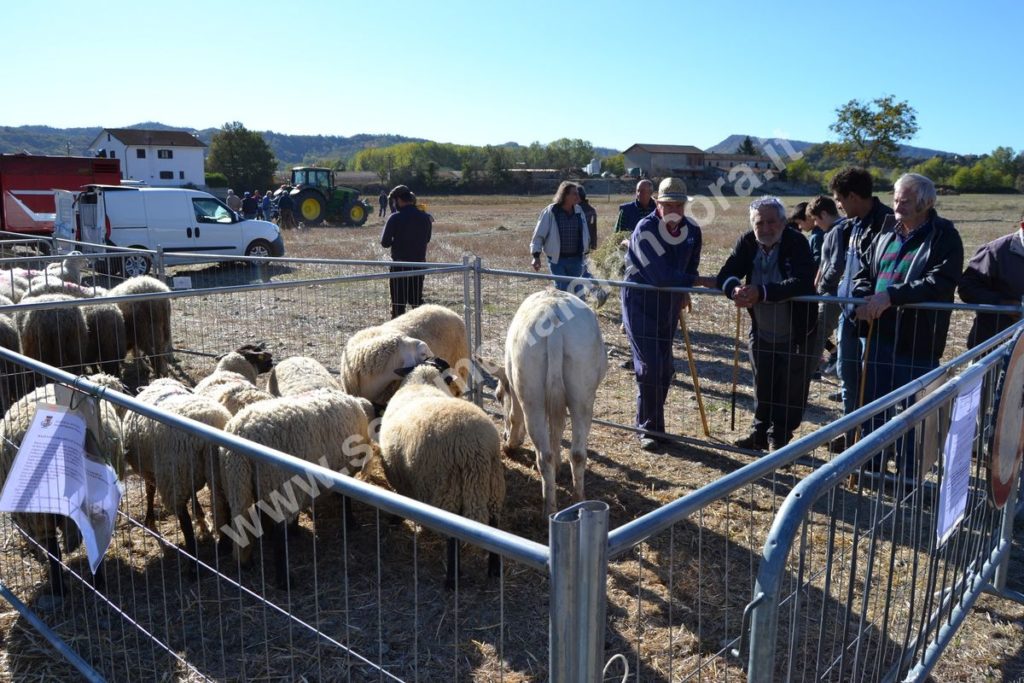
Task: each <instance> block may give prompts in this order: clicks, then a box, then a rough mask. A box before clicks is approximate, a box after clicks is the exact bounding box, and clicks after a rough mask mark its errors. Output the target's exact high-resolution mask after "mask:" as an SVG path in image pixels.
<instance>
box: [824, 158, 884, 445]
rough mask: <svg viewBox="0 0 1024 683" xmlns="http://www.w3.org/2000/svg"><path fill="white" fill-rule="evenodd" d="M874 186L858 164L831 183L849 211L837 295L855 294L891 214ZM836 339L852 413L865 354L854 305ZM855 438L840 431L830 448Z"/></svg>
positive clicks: (845, 394) (844, 393)
mask: <svg viewBox="0 0 1024 683" xmlns="http://www.w3.org/2000/svg"><path fill="white" fill-rule="evenodd" d="M872 185H873V183H872V180H871V174H870V173H869V172H868V171H867V170H865V169H863V168H857V167H850V168H844V169H843V170H842V171H840V172H839V173H837V174H836V175H835V177H834V178H832V182H830V183H829V190H830V191H831V192H832V199H834V200H835V202H836V204H838V205H839V206H840V207H841V208H842V209H843V211H844V212H845V213H846V221H844V222H843V224H842V226H841V227H842V230H843V232H842V233H840V236H839V239H840V240H841V245H842V248H843V251H844V253H845V254H846V256H845V259H844V263H843V275H842V277H841V278H840V280H839V286H838V288H837V295H838V296H841V297H850V296H852V292H853V280H854V278H855V277H856V275H857V272H858V271H859V270H860V267H861V264H862V263H863V259H864V255H865V254H867V253H868V252H869V251H870V249H871V244H872V243H873V242H874V239H875V237H876V236H877V235H878V233H880V232H881V231H882V224H883V223H884V222H885V221H886V219H887V217H888V216H891V215H892V209H890V208H889V207H888V206H886V205H885V204H882V202H880V201H879V200H878V198H877V197H875V196H873V195H872V191H873V188H872ZM837 341H838V345H839V383H840V386H841V387H842V396H843V412H844V413H845V414H847V415H849V414H850V413H852V412H853V411H854V410H856V409H857V408H858V407H859V406H858V405H857V404H858V399H859V390H860V375H861V361H862V360H863V357H862V356H863V353H864V343H863V341H862V340H861V337H860V334H859V328H858V325H857V320H856V314H855V313H854V306H853V305H852V304H847V305H843V307H842V312H841V314H840V316H839V328H838V332H837ZM852 437H853V434H852V433H850V434H840V435H839V436H837V437H836V438H835V439H833V440H832V443H831V444H830V449H831V451H832V452H833V453H839V452H842V451H843V450H844V449H845V448H846V447H847V445H848V442H849V441H850V439H852Z"/></svg>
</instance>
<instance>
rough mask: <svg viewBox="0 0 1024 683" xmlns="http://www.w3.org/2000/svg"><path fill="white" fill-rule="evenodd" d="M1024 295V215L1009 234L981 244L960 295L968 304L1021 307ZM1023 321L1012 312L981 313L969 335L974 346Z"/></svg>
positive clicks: (965, 275)
mask: <svg viewBox="0 0 1024 683" xmlns="http://www.w3.org/2000/svg"><path fill="white" fill-rule="evenodd" d="M1022 297H1024V215H1021V217H1020V224H1019V226H1018V228H1017V229H1016V230H1015V231H1013V232H1011V233H1010V234H1009V235H1003V236H1002V237H1000V238H999V239H996V240H993V241H991V242H989V243H987V244H983V245H981V247H980V248H979V249H978V252H977V253H976V254H975V255H974V258H972V259H971V260H970V262H969V263H968V264H967V269H966V270H964V275H963V278H962V279H961V280H960V298H961V299H963V301H964V302H965V303H968V304H989V305H992V306H1020V305H1021V298H1022ZM1018 320H1020V316H1019V315H1014V314H1012V313H978V314H976V315H975V316H974V324H973V325H971V332H970V334H968V335H967V346H968V347H970V348H974V347H975V346H977V345H978V344H980V343H982V342H983V341H985V340H987V339H989V338H991V337H994V336H996V335H997V334H999V333H1000V332H1002V331H1003V330H1005V329H1006V328H1007V327H1009V326H1010V325H1012V324H1013V323H1015V322H1017V321H1018Z"/></svg>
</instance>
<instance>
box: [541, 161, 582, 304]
mask: <svg viewBox="0 0 1024 683" xmlns="http://www.w3.org/2000/svg"><path fill="white" fill-rule="evenodd" d="M579 202H580V194H579V190H578V188H577V186H576V183H572V182H569V181H568V180H564V181H562V183H561V184H560V185H559V186H558V190H557V191H556V192H555V196H554V197H553V198H552V202H551V204H549V205H548V206H546V207H544V210H543V211H541V212H540V217H539V218H538V219H537V226H536V227H535V228H534V229H533V237H532V239H531V240H530V255H531V257H532V260H531V262H530V265H531V266H532V267H533V269H534V270H538V271H539V270H540V256H541V253H544V254H545V255H546V256H547V258H548V267H549V268H550V269H551V274H552V275H562V276H565V277H571V278H577V279H578V278H580V277H582V275H583V259H584V258H585V256H586V253H587V252H588V251H589V250H590V231H589V230H588V229H587V219H586V215H585V214H584V213H583V208H582V207H581V206H580V205H579ZM554 284H555V287H557V288H558V289H560V290H562V291H563V292H566V291H569V284H570V283H569V282H565V281H562V280H559V281H556V282H555V283H554ZM573 289H574V291H573V292H572V294H576V295H577V296H582V294H583V289H584V287H583V286H582V285H576V286H574V287H573Z"/></svg>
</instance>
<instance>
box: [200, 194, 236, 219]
mask: <svg viewBox="0 0 1024 683" xmlns="http://www.w3.org/2000/svg"><path fill="white" fill-rule="evenodd" d="M192 206H193V208H194V209H195V212H196V221H198V222H199V223H231V222H233V221H234V217H233V215H232V211H231V209H229V208H228V207H226V206H225V205H224V204H222V203H221V202H220V201H219V200H217V199H214V198H213V197H196V198H195V199H193V200H192Z"/></svg>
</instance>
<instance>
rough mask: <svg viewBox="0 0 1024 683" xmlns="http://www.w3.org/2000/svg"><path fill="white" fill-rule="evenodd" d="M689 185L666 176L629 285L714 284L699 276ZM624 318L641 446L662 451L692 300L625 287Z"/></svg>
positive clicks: (644, 226)
mask: <svg viewBox="0 0 1024 683" xmlns="http://www.w3.org/2000/svg"><path fill="white" fill-rule="evenodd" d="M690 199H691V197H689V196H688V195H687V194H686V183H684V182H683V181H682V180H680V179H679V178H665V179H664V180H662V181H661V185H660V186H659V187H658V200H657V208H656V209H655V211H654V212H652V213H650V214H649V215H647V216H645V217H643V218H641V219H640V221H639V222H638V223H637V225H636V227H635V228H634V229H633V233H632V234H631V235H630V237H629V247H628V249H627V251H626V275H625V279H626V281H627V282H633V283H636V284H641V285H650V286H653V287H699V286H709V287H714V286H715V280H714V279H713V278H702V277H700V275H698V271H697V269H698V267H699V266H700V252H701V246H702V244H703V237H702V235H701V230H700V226H699V225H697V223H695V222H694V221H693V220H692V219H690V218H687V217H686V203H687V202H688V201H690ZM621 297H622V320H623V325H624V326H625V330H626V336H627V337H628V339H629V346H630V350H631V351H632V355H633V372H634V373H635V374H636V386H637V394H636V426H637V428H638V429H640V430H642V431H641V439H640V448H642V449H644V450H645V451H657V450H659V449H661V448H662V447H663V445H664V443H665V442H664V439H663V437H661V436H660V434H661V433H663V432H664V431H665V400H666V399H667V398H668V390H669V387H670V386H671V384H672V375H673V374H674V373H675V364H674V362H673V360H672V338H673V337H674V336H675V332H676V326H677V325H678V324H679V314H680V311H681V310H682V308H683V306H684V305H687V304H688V303H689V297H688V296H687V295H685V294H681V293H676V292H660V291H656V290H650V289H641V288H637V287H624V288H623V289H622V294H621Z"/></svg>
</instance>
